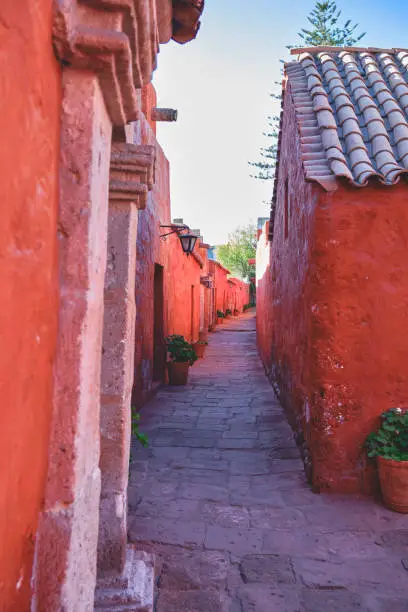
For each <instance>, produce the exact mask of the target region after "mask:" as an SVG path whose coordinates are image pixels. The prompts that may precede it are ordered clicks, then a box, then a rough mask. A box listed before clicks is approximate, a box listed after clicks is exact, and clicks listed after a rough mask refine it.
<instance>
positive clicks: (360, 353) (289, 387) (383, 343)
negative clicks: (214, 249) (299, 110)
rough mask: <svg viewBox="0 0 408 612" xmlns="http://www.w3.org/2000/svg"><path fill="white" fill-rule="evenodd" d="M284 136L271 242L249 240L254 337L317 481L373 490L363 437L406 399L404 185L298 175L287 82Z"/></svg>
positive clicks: (407, 199) (407, 209) (322, 485)
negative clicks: (332, 184) (331, 187)
mask: <svg viewBox="0 0 408 612" xmlns="http://www.w3.org/2000/svg"><path fill="white" fill-rule="evenodd" d="M283 134H284V138H282V143H281V153H280V167H279V183H278V195H277V206H276V213H275V223H274V229H273V242H272V245H271V244H270V243H268V242H266V240H265V239H264V238H263V237H262V236H261V238H260V242H259V244H258V262H259V264H258V262H257V264H258V265H259V269H258V271H257V273H258V281H257V285H258V286H257V301H258V305H257V317H258V345H259V348H260V353H261V356H262V359H263V361H264V363H265V366H266V368H267V371H268V372H269V374H270V377H271V380H272V382H273V383H274V384H275V385H276V388H277V389H278V390H279V394H280V397H281V399H282V402H283V404H284V405H285V407H286V408H287V410H288V415H289V418H290V420H291V422H292V425H293V426H294V428H295V429H296V430H297V431H298V432H300V436H299V438H298V439H299V442H300V443H301V444H302V446H303V453H304V459H305V462H306V465H307V468H308V472H309V475H310V478H311V481H312V484H313V486H314V488H315V490H319V491H322V490H331V491H344V492H352V491H363V492H371V491H373V488H374V487H375V480H374V477H373V470H372V467H371V466H367V462H366V460H365V456H364V452H363V448H362V445H363V442H364V439H365V437H366V435H367V434H368V433H369V432H370V431H371V430H372V429H373V428H374V427H375V425H376V423H377V422H378V417H379V414H380V413H381V412H382V411H384V410H386V409H387V408H390V407H392V406H398V405H404V404H406V401H407V397H408V380H407V377H406V369H407V366H408V345H407V343H406V341H405V339H404V330H405V329H406V328H407V325H408V307H407V306H408V265H407V261H408V206H407V204H408V191H407V186H406V184H400V185H396V186H393V187H381V186H378V185H376V186H369V187H365V188H364V189H355V188H351V187H347V186H343V185H340V186H339V188H338V190H337V191H335V192H333V193H327V192H325V191H323V190H322V189H321V188H320V187H319V186H318V185H315V184H312V183H307V182H306V181H305V180H304V175H303V170H302V167H301V165H300V162H298V161H297V160H300V141H299V136H298V133H297V129H296V122H295V117H294V108H293V103H292V100H291V97H290V92H289V91H288V92H287V93H286V96H285V101H284V124H283ZM262 241H263V243H262ZM268 258H269V261H268ZM265 262H266V263H265Z"/></svg>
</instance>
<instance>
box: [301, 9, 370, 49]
mask: <svg viewBox="0 0 408 612" xmlns="http://www.w3.org/2000/svg"><path fill="white" fill-rule="evenodd" d="M340 15H341V10H340V9H338V8H337V5H336V2H335V1H334V0H329V1H327V2H316V6H315V8H314V9H313V11H312V12H311V13H310V15H308V17H307V20H308V21H309V23H310V24H311V25H312V26H313V28H312V29H311V30H306V29H305V28H302V29H301V31H300V32H298V36H300V38H301V39H302V40H303V42H304V44H305V45H306V46H307V47H317V46H322V45H326V46H332V47H352V46H353V45H355V44H356V43H357V42H359V41H360V40H361V39H362V38H363V37H364V36H365V32H363V34H360V35H359V36H357V37H356V34H355V31H356V29H357V27H358V24H357V23H355V24H354V25H351V19H348V20H347V21H346V23H345V24H344V26H343V27H339V20H340Z"/></svg>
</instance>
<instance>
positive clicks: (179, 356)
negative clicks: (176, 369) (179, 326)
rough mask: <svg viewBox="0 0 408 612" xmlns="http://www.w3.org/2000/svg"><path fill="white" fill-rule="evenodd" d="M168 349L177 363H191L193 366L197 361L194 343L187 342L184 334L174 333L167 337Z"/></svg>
mask: <svg viewBox="0 0 408 612" xmlns="http://www.w3.org/2000/svg"><path fill="white" fill-rule="evenodd" d="M165 342H166V345H167V350H168V352H169V353H170V358H171V360H172V361H176V362H177V363H186V362H187V363H189V364H190V365H191V366H192V365H193V364H194V362H195V361H197V355H196V354H195V351H194V349H193V345H192V344H190V343H189V342H187V340H186V339H185V338H184V336H180V335H178V334H173V335H172V336H167V338H166V339H165Z"/></svg>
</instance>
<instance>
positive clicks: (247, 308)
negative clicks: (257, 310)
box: [244, 304, 252, 312]
mask: <svg viewBox="0 0 408 612" xmlns="http://www.w3.org/2000/svg"><path fill="white" fill-rule="evenodd" d="M250 308H252V305H251V304H244V312H245V311H246V310H249V309H250Z"/></svg>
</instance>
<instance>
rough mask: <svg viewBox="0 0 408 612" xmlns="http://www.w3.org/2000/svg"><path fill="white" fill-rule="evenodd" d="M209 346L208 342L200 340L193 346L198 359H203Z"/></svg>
mask: <svg viewBox="0 0 408 612" xmlns="http://www.w3.org/2000/svg"><path fill="white" fill-rule="evenodd" d="M207 346H208V342H207V341H206V340H199V341H198V342H195V343H194V344H193V348H194V352H195V354H196V355H197V357H199V358H202V357H204V354H205V349H206V348H207Z"/></svg>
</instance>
